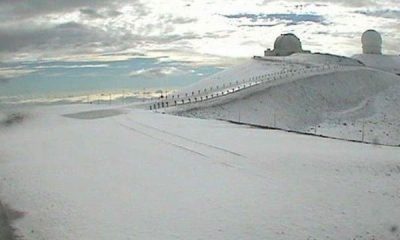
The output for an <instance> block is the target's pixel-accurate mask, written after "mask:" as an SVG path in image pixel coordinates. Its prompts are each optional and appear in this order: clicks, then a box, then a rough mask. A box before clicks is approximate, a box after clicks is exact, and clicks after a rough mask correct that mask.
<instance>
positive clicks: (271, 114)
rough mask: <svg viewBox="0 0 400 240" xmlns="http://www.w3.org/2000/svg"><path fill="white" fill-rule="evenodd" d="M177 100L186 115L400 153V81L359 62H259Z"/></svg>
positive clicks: (320, 57)
mask: <svg viewBox="0 0 400 240" xmlns="http://www.w3.org/2000/svg"><path fill="white" fill-rule="evenodd" d="M227 91H230V92H227ZM175 94H179V95H180V99H179V100H178V101H177V102H178V106H176V107H175V104H176V103H174V102H170V103H169V104H168V106H173V107H170V108H167V109H166V110H165V111H167V112H170V113H174V114H178V115H183V116H194V117H200V118H213V119H224V120H230V121H236V122H241V123H248V124H255V125H260V126H267V127H276V128H281V129H285V130H292V131H298V132H304V133H312V134H317V135H323V136H328V137H335V138H342V139H348V140H356V141H365V142H371V143H380V144H388V145H400V123H399V122H398V119H400V77H399V76H397V75H395V74H393V73H390V72H385V71H382V70H378V69H375V68H370V67H367V66H365V65H364V64H363V63H362V62H360V61H359V60H356V59H352V58H345V57H340V56H334V55H327V54H294V55H292V56H289V57H262V58H254V59H251V60H250V61H248V62H247V63H244V64H243V65H239V66H237V67H234V68H232V69H229V70H226V71H224V72H221V73H219V74H217V75H215V76H212V77H209V78H207V79H205V80H204V81H200V82H199V83H197V84H194V85H192V86H190V87H188V88H186V89H183V90H182V91H180V92H179V93H175ZM173 97H174V98H172V96H169V98H167V99H165V100H164V101H176V97H177V95H175V96H173ZM189 98H191V99H190V101H188V99H189ZM194 99H195V100H194ZM199 99H201V101H200V100H199ZM182 102H186V103H190V104H181V105H179V103H182Z"/></svg>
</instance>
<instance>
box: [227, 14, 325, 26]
mask: <svg viewBox="0 0 400 240" xmlns="http://www.w3.org/2000/svg"><path fill="white" fill-rule="evenodd" d="M224 17H226V18H230V19H241V18H246V19H249V20H250V21H252V22H258V21H260V20H265V21H275V20H278V21H279V20H281V21H286V22H289V23H292V24H293V23H295V24H296V23H304V22H314V23H324V22H325V19H324V17H323V16H321V15H317V14H292V13H275V14H232V15H224Z"/></svg>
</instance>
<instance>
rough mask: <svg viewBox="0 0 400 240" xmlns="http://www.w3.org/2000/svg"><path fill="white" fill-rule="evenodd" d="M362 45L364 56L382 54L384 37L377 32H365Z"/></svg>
mask: <svg viewBox="0 0 400 240" xmlns="http://www.w3.org/2000/svg"><path fill="white" fill-rule="evenodd" d="M361 43H362V49H363V53H364V54H382V37H381V35H380V34H379V33H378V32H377V31H375V30H367V31H365V32H364V33H363V35H362V37H361Z"/></svg>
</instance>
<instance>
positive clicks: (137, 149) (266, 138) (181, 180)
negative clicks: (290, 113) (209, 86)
mask: <svg viewBox="0 0 400 240" xmlns="http://www.w3.org/2000/svg"><path fill="white" fill-rule="evenodd" d="M376 87H377V88H380V86H376ZM111 110H112V111H110V110H109V109H102V108H101V107H100V106H88V105H86V106H85V105H75V106H71V105H70V106H52V107H40V108H36V109H35V110H33V111H29V112H27V111H28V110H20V111H19V112H20V114H21V115H22V116H26V118H24V120H23V121H22V122H18V123H15V124H13V125H1V126H0V142H1V143H2V144H1V145H0V153H1V155H0V176H1V181H0V199H1V200H2V201H3V203H6V204H8V205H9V206H10V207H12V208H13V209H16V210H19V211H23V212H24V213H25V216H24V217H23V218H20V219H18V220H17V221H16V222H14V226H15V227H16V228H17V231H18V233H19V234H20V235H22V236H23V238H24V239H52V240H57V239H60V240H61V239H62V240H64V239H99V240H101V239H354V238H360V239H388V240H391V239H393V240H394V239H398V238H399V237H400V235H399V234H400V233H399V231H398V230H397V229H398V224H399V223H400V209H399V208H398V204H399V202H400V194H399V193H400V188H399V184H398V183H399V181H400V158H399V156H400V149H399V148H391V147H377V146H371V145H363V144H357V143H348V142H343V141H337V140H330V139H322V138H317V137H312V136H303V135H297V134H293V133H286V132H282V131H274V130H268V131H266V130H261V129H255V128H250V127H246V126H237V125H233V124H229V123H226V122H220V121H215V120H200V119H193V118H183V117H177V116H171V115H166V114H164V115H163V114H156V113H152V112H150V111H143V110H132V111H131V110H130V109H111ZM107 111H109V112H108V113H109V114H106V113H107ZM111 113H112V114H111Z"/></svg>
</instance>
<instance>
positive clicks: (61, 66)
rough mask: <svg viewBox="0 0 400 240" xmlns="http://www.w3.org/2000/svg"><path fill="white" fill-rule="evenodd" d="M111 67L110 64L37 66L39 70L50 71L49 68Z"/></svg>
mask: <svg viewBox="0 0 400 240" xmlns="http://www.w3.org/2000/svg"><path fill="white" fill-rule="evenodd" d="M105 67H109V65H108V64H81V65H40V66H36V67H35V68H37V69H49V68H67V69H70V68H105Z"/></svg>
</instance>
